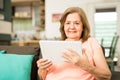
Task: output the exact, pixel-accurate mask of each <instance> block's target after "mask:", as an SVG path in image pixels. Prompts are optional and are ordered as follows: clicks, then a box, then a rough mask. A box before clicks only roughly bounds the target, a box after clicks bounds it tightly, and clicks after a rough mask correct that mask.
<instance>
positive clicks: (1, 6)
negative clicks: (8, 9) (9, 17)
mask: <svg viewBox="0 0 120 80" xmlns="http://www.w3.org/2000/svg"><path fill="white" fill-rule="evenodd" d="M0 10H4V0H0Z"/></svg>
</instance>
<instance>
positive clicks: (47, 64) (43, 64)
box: [37, 59, 52, 69]
mask: <svg viewBox="0 0 120 80" xmlns="http://www.w3.org/2000/svg"><path fill="white" fill-rule="evenodd" d="M51 65H52V62H51V61H49V60H47V59H40V60H38V61H37V66H38V68H40V69H46V68H48V67H50V66H51Z"/></svg>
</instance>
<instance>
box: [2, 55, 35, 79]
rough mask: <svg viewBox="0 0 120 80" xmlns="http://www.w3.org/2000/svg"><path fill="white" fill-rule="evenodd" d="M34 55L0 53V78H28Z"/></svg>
mask: <svg viewBox="0 0 120 80" xmlns="http://www.w3.org/2000/svg"><path fill="white" fill-rule="evenodd" d="M33 57H34V55H18V54H2V55H0V80H30V75H31V66H32V60H33Z"/></svg>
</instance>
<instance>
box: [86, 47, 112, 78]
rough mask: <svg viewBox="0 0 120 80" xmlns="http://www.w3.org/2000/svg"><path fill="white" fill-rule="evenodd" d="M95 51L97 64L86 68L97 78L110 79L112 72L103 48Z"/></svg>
mask: <svg viewBox="0 0 120 80" xmlns="http://www.w3.org/2000/svg"><path fill="white" fill-rule="evenodd" d="M94 53H95V54H94V56H93V59H94V62H95V66H89V67H88V69H86V70H87V71H88V72H90V73H91V74H93V75H94V76H95V77H96V79H97V80H110V78H111V72H110V70H109V68H108V65H107V63H106V60H105V57H104V55H103V51H102V48H96V49H95V50H94Z"/></svg>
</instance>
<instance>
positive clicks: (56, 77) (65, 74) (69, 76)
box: [45, 37, 100, 80]
mask: <svg viewBox="0 0 120 80" xmlns="http://www.w3.org/2000/svg"><path fill="white" fill-rule="evenodd" d="M82 48H84V49H85V51H86V54H87V56H88V60H89V62H90V64H91V65H93V66H95V64H94V60H93V56H94V54H97V53H94V50H95V49H96V48H100V45H99V43H98V41H97V40H96V39H95V38H92V37H90V38H89V39H88V40H87V41H85V42H84V43H83V44H82ZM45 80H95V78H94V76H93V75H92V74H90V73H89V72H87V71H85V70H82V69H81V68H80V67H78V66H76V65H74V64H70V63H62V64H53V65H52V66H51V67H50V68H49V69H47V75H46V78H45Z"/></svg>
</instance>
